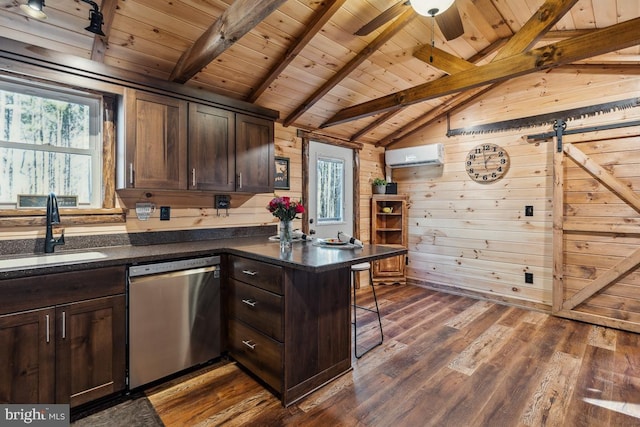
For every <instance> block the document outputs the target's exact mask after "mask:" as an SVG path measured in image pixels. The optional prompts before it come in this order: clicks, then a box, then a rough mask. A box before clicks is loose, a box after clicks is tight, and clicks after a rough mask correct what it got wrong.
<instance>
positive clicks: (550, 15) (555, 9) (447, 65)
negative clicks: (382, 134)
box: [376, 0, 577, 146]
mask: <svg viewBox="0 0 640 427" xmlns="http://www.w3.org/2000/svg"><path fill="white" fill-rule="evenodd" d="M576 2H577V0H547V1H546V2H545V3H544V4H543V5H542V6H540V8H539V9H538V10H537V12H536V13H535V14H534V15H533V16H531V18H529V20H528V21H527V22H526V23H525V24H524V25H523V26H522V28H521V29H520V31H519V32H518V33H517V34H516V35H515V36H513V37H511V38H509V39H508V40H506V41H505V44H504V47H503V48H502V49H501V50H500V52H499V53H498V55H496V56H495V57H494V58H493V59H492V61H497V60H500V59H502V58H503V57H505V55H506V54H505V52H512V53H513V54H516V53H521V52H525V51H526V50H528V49H529V48H530V47H531V46H533V45H534V44H535V43H536V42H537V41H539V40H540V39H541V38H542V37H544V35H545V34H546V33H547V32H548V31H549V29H550V28H551V27H552V26H553V25H555V24H556V23H557V22H558V21H559V20H560V19H561V18H562V16H564V15H565V14H566V13H567V12H568V11H569V10H570V9H571V7H573V5H574V4H575V3H576ZM477 3H479V4H478V5H477V6H481V7H483V8H488V9H489V10H491V7H489V5H487V4H485V2H484V1H483V0H478V1H477ZM480 3H482V4H480ZM483 10H484V9H483ZM496 12H497V11H496ZM430 49H433V47H432V46H429V45H424V46H423V47H422V48H421V49H420V50H419V51H418V52H417V53H418V55H415V54H414V56H415V57H416V58H419V59H422V60H423V61H425V62H426V61H427V59H426V58H427V57H428V61H431V62H433V58H434V57H435V58H437V59H436V63H435V64H433V65H434V66H436V67H438V68H440V69H441V70H443V71H445V72H447V73H448V74H454V73H455V72H461V71H465V70H468V69H471V68H473V67H475V65H474V64H473V63H472V62H476V61H472V62H470V61H464V60H462V59H460V58H457V57H456V56H453V55H449V54H448V53H446V52H437V55H433V56H432V55H431V54H430V55H426V52H427V51H428V50H430ZM518 49H520V50H519V51H518ZM440 57H441V58H440ZM440 59H441V60H440ZM460 61H462V62H460ZM455 67H458V70H457V71H456V68H455ZM494 86H495V85H490V86H488V87H487V88H486V89H483V90H482V91H480V92H479V93H477V94H476V91H472V93H471V95H472V97H467V96H465V94H464V93H462V94H459V95H458V96H456V97H454V98H453V99H452V100H450V101H449V102H445V103H444V104H443V106H445V107H447V108H442V106H440V107H438V108H437V109H435V110H432V111H436V112H437V114H431V111H430V112H428V113H426V114H424V115H422V116H421V117H419V118H418V119H417V120H414V121H412V123H411V125H410V126H405V127H404V128H402V129H399V130H398V131H396V132H393V133H392V134H391V135H388V136H387V137H386V138H384V140H382V141H379V142H378V143H377V144H376V145H377V146H379V145H383V146H388V145H391V144H392V143H393V142H397V140H399V139H400V138H406V137H409V136H411V135H413V134H414V133H416V132H418V131H419V130H421V129H423V128H424V127H426V126H428V125H429V124H431V123H433V122H434V121H436V120H438V119H439V118H440V117H442V116H444V115H445V114H448V113H449V112H450V111H451V110H453V109H456V108H460V106H462V105H466V104H468V103H469V102H470V101H471V100H473V99H476V98H477V97H478V96H480V95H482V94H484V93H486V92H488V91H489V90H491V89H492V88H493V87H494Z"/></svg>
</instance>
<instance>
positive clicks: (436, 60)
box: [413, 44, 476, 74]
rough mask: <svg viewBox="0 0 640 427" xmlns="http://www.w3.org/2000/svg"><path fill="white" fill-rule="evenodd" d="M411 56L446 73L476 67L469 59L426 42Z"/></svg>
mask: <svg viewBox="0 0 640 427" xmlns="http://www.w3.org/2000/svg"><path fill="white" fill-rule="evenodd" d="M413 56H415V57H416V58H418V59H420V60H422V61H424V62H426V63H427V64H429V65H431V66H433V67H436V68H438V69H440V70H442V71H444V72H445V73H447V74H456V73H459V72H460V71H466V70H469V69H471V68H475V67H476V66H475V64H473V63H471V62H469V61H466V60H464V59H462V58H460V57H458V56H455V55H452V54H450V53H449V52H445V51H444V50H442V49H438V48H437V47H434V46H431V45H428V44H425V45H423V46H422V47H421V48H420V49H418V50H417V51H415V52H414V53H413Z"/></svg>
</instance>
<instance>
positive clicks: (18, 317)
mask: <svg viewBox="0 0 640 427" xmlns="http://www.w3.org/2000/svg"><path fill="white" fill-rule="evenodd" d="M54 315H55V310H54V309H53V308H51V309H42V310H35V311H27V312H21V313H17V314H9V315H5V316H0V360H1V361H2V362H1V363H0V403H53V402H54V398H55V392H54V390H55V389H54V387H55V370H54V369H55V347H54V346H55V343H54V339H55V331H54V329H55V328H54V323H55V322H54Z"/></svg>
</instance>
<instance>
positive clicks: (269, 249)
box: [0, 236, 407, 279]
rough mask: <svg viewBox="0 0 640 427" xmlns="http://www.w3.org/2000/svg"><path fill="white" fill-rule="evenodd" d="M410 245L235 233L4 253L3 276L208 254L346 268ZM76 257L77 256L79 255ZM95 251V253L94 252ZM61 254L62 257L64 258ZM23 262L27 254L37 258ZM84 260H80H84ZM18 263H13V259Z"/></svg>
mask: <svg viewBox="0 0 640 427" xmlns="http://www.w3.org/2000/svg"><path fill="white" fill-rule="evenodd" d="M406 252H407V250H406V249H404V248H400V247H392V246H381V245H364V247H363V248H343V247H339V246H338V247H323V246H318V245H316V244H313V243H312V242H304V241H300V242H294V243H293V244H292V250H291V252H288V253H281V252H280V245H279V243H278V242H277V241H275V242H274V241H270V240H269V239H268V237H265V236H258V237H235V238H223V239H213V240H201V241H190V242H184V243H167V244H152V245H143V246H135V245H123V246H110V247H102V248H88V249H82V250H67V251H65V250H57V251H56V253H55V254H41V255H22V256H20V255H10V256H2V257H0V279H9V278H17V277H26V276H39V275H46V274H50V273H60V272H66V271H77V270H84V269H93V268H100V267H108V266H115V265H132V264H143V263H149V262H157V261H163V260H173V259H181V258H190V257H198V256H205V255H218V254H224V253H228V254H234V255H240V256H244V257H247V258H252V259H255V260H259V261H265V262H269V263H271V264H276V265H281V266H285V267H293V268H297V269H302V270H306V271H312V272H322V271H327V270H332V269H337V268H343V267H346V266H349V265H351V264H355V263H359V262H368V261H373V260H376V259H381V258H386V257H389V256H394V255H401V254H405V253H406ZM75 255H77V256H78V258H76V257H75ZM92 255H95V256H92ZM61 256H62V257H61ZM34 257H37V261H35V260H34V261H33V262H32V265H27V266H25V265H24V264H23V260H24V259H25V258H30V259H32V260H33V259H34ZM83 257H84V258H85V259H81V258H83ZM13 261H15V263H14V262H13Z"/></svg>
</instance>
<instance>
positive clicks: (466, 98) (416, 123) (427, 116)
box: [376, 84, 497, 147]
mask: <svg viewBox="0 0 640 427" xmlns="http://www.w3.org/2000/svg"><path fill="white" fill-rule="evenodd" d="M495 86H497V84H496V85H489V86H483V87H479V88H475V89H471V90H468V91H465V92H463V93H459V94H457V95H456V96H454V97H453V98H451V99H449V100H448V101H445V102H443V103H442V104H440V105H438V106H437V107H436V108H434V109H432V110H429V111H427V112H426V113H424V114H423V115H421V116H420V117H418V118H416V119H415V120H413V121H412V122H411V123H409V124H408V125H406V126H403V127H402V128H400V129H398V130H396V131H395V132H393V133H391V134H389V135H387V136H386V137H385V138H383V139H381V140H380V141H378V142H377V143H376V147H388V146H390V145H393V144H394V143H396V142H398V141H399V140H400V139H401V138H407V137H409V136H411V135H413V134H415V133H416V132H418V131H419V130H421V129H422V128H424V127H426V126H428V125H430V124H431V123H433V122H435V121H437V120H438V119H440V118H441V117H443V116H445V115H447V114H448V113H450V112H451V111H453V110H455V109H458V108H461V107H463V106H465V105H468V104H469V103H471V102H472V101H474V100H476V99H478V98H479V97H480V96H482V95H484V94H485V93H487V92H489V91H490V90H492V89H493V88H494V87H495Z"/></svg>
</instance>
